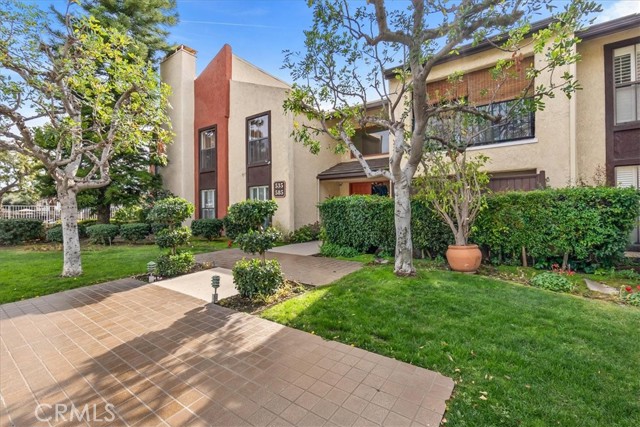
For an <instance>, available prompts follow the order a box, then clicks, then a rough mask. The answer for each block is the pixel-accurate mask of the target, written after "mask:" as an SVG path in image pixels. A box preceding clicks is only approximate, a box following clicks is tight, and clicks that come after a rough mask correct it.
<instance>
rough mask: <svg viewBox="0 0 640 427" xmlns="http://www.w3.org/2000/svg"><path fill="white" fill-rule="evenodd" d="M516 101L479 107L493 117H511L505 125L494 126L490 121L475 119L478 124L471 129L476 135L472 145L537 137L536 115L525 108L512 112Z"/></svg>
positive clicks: (497, 124)
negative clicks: (509, 115)
mask: <svg viewBox="0 0 640 427" xmlns="http://www.w3.org/2000/svg"><path fill="white" fill-rule="evenodd" d="M514 102H515V101H514V100H511V101H502V102H494V103H492V104H489V105H483V106H480V107H478V109H480V110H484V111H487V112H489V113H490V114H491V115H493V116H498V115H499V116H503V117H505V116H507V115H508V114H509V113H510V114H511V117H510V118H509V120H507V121H506V123H504V124H500V123H496V124H492V123H491V122H489V121H485V120H480V119H475V121H476V122H478V124H477V125H474V126H473V127H472V129H471V131H472V132H474V133H476V136H475V137H474V138H473V143H472V145H474V146H479V145H489V144H498V143H501V142H509V141H518V140H522V139H531V138H534V137H535V113H534V112H532V111H526V110H525V109H524V108H522V109H519V110H518V108H516V109H514V110H513V111H512V107H513V103H514Z"/></svg>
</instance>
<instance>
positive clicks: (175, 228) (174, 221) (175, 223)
mask: <svg viewBox="0 0 640 427" xmlns="http://www.w3.org/2000/svg"><path fill="white" fill-rule="evenodd" d="M191 214H193V205H192V204H191V203H189V202H187V201H186V200H185V199H181V198H179V197H168V198H166V199H162V200H158V201H157V202H156V203H155V205H154V206H153V208H152V209H151V211H150V212H149V214H148V215H147V220H148V221H149V222H151V224H152V226H151V227H152V229H153V232H154V234H155V238H156V244H157V245H158V246H160V247H161V248H171V255H174V256H175V255H177V254H178V250H177V249H178V246H181V245H184V244H186V243H187V242H188V241H189V238H190V237H191V230H190V229H189V228H188V227H181V226H180V225H181V224H182V222H183V221H184V220H185V219H187V218H189V217H190V216H191Z"/></svg>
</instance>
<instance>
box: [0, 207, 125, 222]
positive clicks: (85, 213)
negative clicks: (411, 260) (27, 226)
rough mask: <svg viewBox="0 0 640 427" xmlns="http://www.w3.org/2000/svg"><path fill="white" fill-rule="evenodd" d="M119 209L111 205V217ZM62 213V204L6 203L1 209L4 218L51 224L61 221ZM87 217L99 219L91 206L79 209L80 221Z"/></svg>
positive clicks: (1, 216)
mask: <svg viewBox="0 0 640 427" xmlns="http://www.w3.org/2000/svg"><path fill="white" fill-rule="evenodd" d="M118 209H119V206H111V217H113V214H114V213H115V212H116V211H117V210H118ZM60 215H61V209H60V205H10V206H8V205H6V206H2V208H1V209H0V218H2V219H9V218H32V219H39V220H42V221H44V222H45V223H49V224H50V223H54V222H56V221H60V219H61V217H60ZM85 219H97V215H96V214H95V213H91V209H89V208H84V209H79V210H78V221H82V220H85Z"/></svg>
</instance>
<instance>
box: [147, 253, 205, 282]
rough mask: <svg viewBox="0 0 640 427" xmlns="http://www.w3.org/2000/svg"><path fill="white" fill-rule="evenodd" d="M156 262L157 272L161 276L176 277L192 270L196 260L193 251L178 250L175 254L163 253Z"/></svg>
mask: <svg viewBox="0 0 640 427" xmlns="http://www.w3.org/2000/svg"><path fill="white" fill-rule="evenodd" d="M156 264H157V266H156V272H157V274H158V275H159V276H161V277H174V276H179V275H181V274H186V273H188V272H189V271H191V269H192V268H193V266H194V265H195V264H196V260H195V258H194V256H193V254H192V253H191V252H178V253H177V254H175V255H171V254H166V255H161V256H160V257H159V258H158V259H157V261H156Z"/></svg>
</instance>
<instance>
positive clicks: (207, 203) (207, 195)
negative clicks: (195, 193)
mask: <svg viewBox="0 0 640 427" xmlns="http://www.w3.org/2000/svg"><path fill="white" fill-rule="evenodd" d="M215 217H216V190H201V191H200V218H215Z"/></svg>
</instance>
